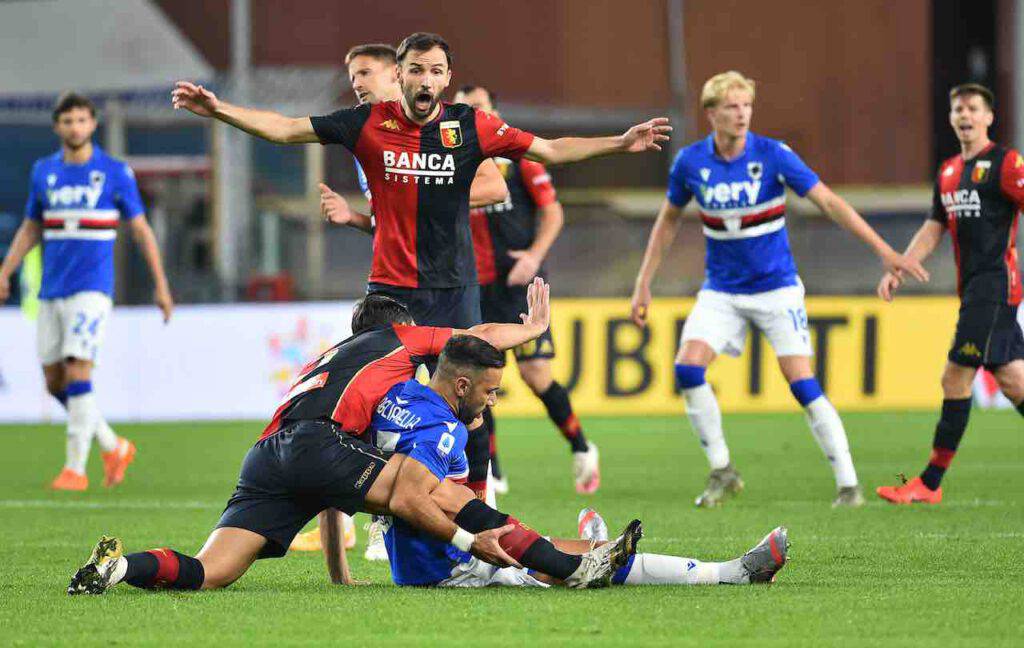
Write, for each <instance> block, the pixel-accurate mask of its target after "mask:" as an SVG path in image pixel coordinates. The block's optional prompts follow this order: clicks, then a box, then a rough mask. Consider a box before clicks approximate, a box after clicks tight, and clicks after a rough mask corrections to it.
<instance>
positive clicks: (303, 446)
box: [67, 284, 632, 594]
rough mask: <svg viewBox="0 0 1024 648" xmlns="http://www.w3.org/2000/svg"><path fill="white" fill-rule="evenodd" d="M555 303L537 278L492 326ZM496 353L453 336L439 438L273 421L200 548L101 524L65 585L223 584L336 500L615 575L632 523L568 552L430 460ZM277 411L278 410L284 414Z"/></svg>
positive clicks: (583, 582) (472, 402)
mask: <svg viewBox="0 0 1024 648" xmlns="http://www.w3.org/2000/svg"><path fill="white" fill-rule="evenodd" d="M535 285H540V284H535ZM537 292H540V293H541V294H540V295H539V296H538V295H537V294H536V293H537ZM547 308H548V295H547V290H546V287H541V288H539V289H535V290H533V291H531V313H530V314H528V315H525V316H524V320H525V321H524V323H523V324H522V325H495V327H496V328H499V329H500V330H501V332H503V333H504V334H505V335H507V337H506V338H505V341H506V342H507V343H511V344H512V345H514V344H519V343H521V342H522V340H521V339H519V340H516V339H514V338H516V337H519V338H524V339H529V337H531V336H533V337H536V336H537V335H539V334H540V331H541V330H543V329H544V328H546V326H547V321H546V320H547V319H548V314H547ZM510 327H515V328H510ZM517 329H518V335H517V334H516V333H517ZM538 329H539V330H538ZM364 335H365V334H364ZM340 353H341V349H338V350H336V351H335V353H333V354H331V355H330V356H327V357H326V361H325V359H324V358H321V360H320V364H327V362H329V360H330V359H333V357H334V356H336V355H338V354H340ZM495 357H496V358H498V360H499V361H500V362H501V363H503V356H502V354H501V352H500V351H498V350H497V349H496V348H495V347H493V346H491V345H490V344H489V343H487V342H486V341H484V340H482V339H480V338H477V337H474V336H471V335H459V336H454V337H452V338H451V339H450V340H448V342H447V343H446V344H445V347H444V350H443V352H442V353H441V356H440V358H439V361H438V370H437V372H436V374H435V377H434V379H433V381H432V386H433V389H436V390H437V392H433V393H443V394H444V397H443V400H438V399H435V401H434V403H433V404H434V406H435V408H436V409H435V410H434V411H432V412H431V414H432V415H433V416H435V417H437V419H438V421H439V426H435V427H434V429H432V433H433V434H437V435H438V441H437V444H436V445H433V446H427V445H426V444H422V445H421V446H419V447H414V448H412V449H411V450H410V451H409V454H404V453H402V452H395V453H393V454H389V453H387V452H385V451H383V450H381V449H379V448H377V447H375V446H373V445H370V444H368V443H366V442H364V441H361V440H360V439H358V438H356V437H354V436H351V435H349V434H346V433H345V432H343V429H342V428H341V427H340V426H339V425H337V424H336V423H335V422H334V421H333V420H329V419H324V418H317V419H299V420H298V421H296V422H294V423H288V424H284V425H279V426H277V427H269V428H268V430H269V434H266V435H265V436H264V437H263V438H262V439H261V440H260V441H259V442H257V443H256V445H255V446H253V447H252V448H251V449H250V450H249V452H248V453H247V454H246V457H245V460H244V462H243V464H242V470H241V475H240V477H239V483H238V487H237V488H236V490H235V493H234V495H233V496H232V497H231V499H230V500H229V501H228V505H227V507H226V508H225V510H224V513H223V514H222V515H221V519H220V522H219V523H218V525H217V529H216V530H214V531H213V533H212V534H211V535H210V537H209V538H208V539H207V541H206V544H205V545H204V546H203V548H202V549H201V550H200V552H199V554H198V555H197V556H196V557H191V556H187V555H184V554H181V553H179V552H177V551H172V550H170V549H167V548H162V549H156V550H153V551H147V552H142V553H134V554H129V555H128V556H123V555H122V549H121V541H120V540H118V539H117V538H110V537H106V536H104V537H103V538H101V539H100V542H99V543H98V544H97V545H96V547H95V548H94V550H93V553H92V555H91V556H90V558H89V561H88V562H87V563H86V564H85V565H84V566H83V567H82V568H80V569H79V570H78V572H77V573H76V574H75V575H74V577H73V578H72V580H71V583H70V584H69V585H68V589H67V591H68V593H69V594H83V593H89V594H101V593H103V592H105V591H106V590H107V589H108V588H109V587H111V586H112V585H115V584H117V583H120V582H122V581H123V582H127V583H128V584H130V585H134V586H136V587H143V588H171V589H214V588H219V587H225V586H227V585H230V584H231V583H233V582H234V581H235V580H237V579H238V578H239V577H241V576H242V574H244V573H245V572H246V571H247V570H248V569H249V567H250V566H251V565H252V563H253V562H254V561H255V560H257V559H258V558H269V557H280V556H282V555H284V553H285V552H286V551H287V547H288V544H289V543H290V542H291V540H292V538H293V537H294V536H295V534H296V532H298V530H299V529H301V528H302V527H303V526H304V525H305V524H306V523H307V522H309V520H310V519H312V518H313V517H314V516H315V515H316V514H317V513H319V512H320V511H322V510H325V509H330V508H336V509H339V510H341V511H343V512H345V513H348V514H349V515H351V514H354V513H356V512H359V511H362V512H369V513H374V514H379V515H394V516H396V517H398V518H401V519H403V520H405V521H406V522H409V523H410V524H412V525H413V526H414V527H416V528H418V529H421V530H423V531H425V532H426V533H428V534H429V535H431V536H433V537H436V538H439V539H441V540H444V541H446V542H452V543H453V544H455V545H456V546H458V547H460V548H461V549H462V550H464V551H469V552H470V553H472V554H473V555H474V556H476V557H478V558H481V559H482V560H484V561H486V562H490V563H494V564H496V565H500V566H509V565H515V566H526V567H530V568H532V569H536V570H538V571H542V572H543V573H547V574H551V575H552V576H555V577H557V578H559V579H562V580H565V581H566V582H567V584H568V585H570V586H571V587H580V588H582V587H600V586H604V585H607V584H608V582H609V581H610V578H611V576H612V573H613V572H614V570H615V569H618V568H619V567H621V566H622V564H624V563H625V561H626V560H627V559H628V554H629V549H630V548H631V546H632V545H631V544H630V540H631V539H630V537H629V535H628V534H627V535H626V537H625V538H624V539H623V540H622V541H621V542H619V543H613V544H610V545H608V546H607V547H601V548H598V549H595V550H594V551H591V552H588V553H587V554H584V555H583V556H572V555H568V554H565V553H563V552H561V551H558V550H557V549H556V548H555V547H554V546H553V545H552V544H551V543H550V542H549V541H547V540H545V539H544V538H542V537H541V536H540V535H539V534H537V532H536V531H533V530H532V529H530V528H529V527H526V526H525V525H522V524H520V523H519V521H518V520H516V519H515V518H513V517H511V516H508V515H505V514H502V513H499V512H498V511H495V510H494V509H491V508H490V507H488V506H487V505H486V504H484V503H483V502H481V501H480V500H478V499H476V497H475V495H474V493H473V491H471V490H469V489H468V488H465V487H464V486H460V485H458V484H455V483H453V482H451V481H449V480H439V479H437V478H436V477H435V476H434V473H433V472H432V469H431V467H430V466H431V464H432V462H436V461H440V460H441V459H440V457H441V456H442V455H444V456H447V455H452V456H460V455H462V456H463V458H464V449H465V442H466V435H467V432H466V427H465V422H466V421H470V420H472V419H473V418H475V417H477V416H479V414H480V412H481V411H482V410H483V408H484V407H485V406H486V405H487V404H488V403H493V401H494V398H495V394H496V392H497V390H498V387H499V385H500V382H501V368H500V365H496V363H495V361H494V358H495ZM328 378H329V376H328V375H327V372H322V373H320V374H317V375H316V376H314V377H313V378H311V379H307V380H305V381H303V382H302V383H300V384H299V385H298V386H297V387H296V388H295V389H293V391H301V390H303V389H305V390H306V391H307V393H308V392H315V391H316V390H317V389H319V388H320V387H322V386H323V385H324V384H325V383H326V382H327V380H328ZM413 382H414V381H413ZM406 384H408V383H406ZM416 384H417V385H419V383H416ZM420 388H421V389H424V390H427V389H428V388H426V387H422V386H420ZM339 405H341V406H344V402H342V403H339ZM444 408H447V410H446V411H444ZM442 411H443V413H444V416H442V415H441V414H442ZM280 414H281V412H280V411H279V413H278V416H276V417H275V421H278V422H280V421H282V420H283V419H281V418H280ZM389 420H390V421H391V422H392V423H394V424H396V425H402V424H408V423H411V422H412V421H413V419H411V418H408V417H403V416H400V415H397V414H396V416H394V417H392V418H390V419H389ZM442 429H443V431H441V430H442ZM453 520H454V521H453Z"/></svg>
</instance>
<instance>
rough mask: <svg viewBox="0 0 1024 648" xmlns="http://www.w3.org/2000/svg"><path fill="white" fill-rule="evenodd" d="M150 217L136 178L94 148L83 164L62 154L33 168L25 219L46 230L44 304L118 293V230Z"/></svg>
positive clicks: (40, 295) (48, 157)
mask: <svg viewBox="0 0 1024 648" xmlns="http://www.w3.org/2000/svg"><path fill="white" fill-rule="evenodd" d="M144 211H145V209H144V207H143V205H142V197H141V196H140V195H139V188H138V185H137V184H136V182H135V174H134V173H132V170H131V168H130V167H129V166H128V165H127V164H125V163H124V162H122V161H120V160H118V159H115V158H113V157H111V156H109V155H107V154H106V153H105V152H103V150H102V149H100V148H99V147H98V146H95V145H94V146H93V154H92V157H91V158H89V161H88V162H86V163H84V164H69V163H66V162H65V161H64V156H63V153H62V152H61V151H57V152H56V153H54V154H52V155H49V156H47V157H44V158H41V159H39V160H37V161H36V163H35V165H34V166H33V167H32V175H31V179H30V181H29V195H28V201H27V203H26V205H25V217H26V218H30V219H32V220H34V221H37V222H39V223H40V224H41V225H42V228H43V281H42V287H41V289H40V291H39V297H40V298H41V299H59V298H63V297H69V296H71V295H74V294H75V293H79V292H86V291H96V292H102V293H105V294H107V295H113V293H114V240H115V239H116V238H117V226H118V223H119V222H120V221H122V220H130V219H132V218H135V217H137V216H139V215H141V214H142V213H143V212H144Z"/></svg>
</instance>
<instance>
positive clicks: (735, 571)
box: [623, 553, 750, 585]
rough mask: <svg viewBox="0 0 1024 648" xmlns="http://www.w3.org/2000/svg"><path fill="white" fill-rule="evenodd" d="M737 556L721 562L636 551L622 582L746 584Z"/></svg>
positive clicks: (746, 578) (649, 583)
mask: <svg viewBox="0 0 1024 648" xmlns="http://www.w3.org/2000/svg"><path fill="white" fill-rule="evenodd" d="M749 582H750V579H749V577H747V576H746V572H745V570H744V569H743V566H742V565H741V564H740V561H739V559H737V560H730V561H729V562H724V563H715V562H702V561H700V560H695V559H693V558H681V557H678V556H663V555H660V554H648V553H638V554H636V557H635V558H633V565H632V566H631V567H630V570H629V573H628V574H626V580H625V581H623V584H624V585H719V584H735V585H740V584H744V583H749Z"/></svg>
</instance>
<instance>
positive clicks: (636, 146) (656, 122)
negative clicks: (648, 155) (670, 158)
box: [622, 117, 672, 153]
mask: <svg viewBox="0 0 1024 648" xmlns="http://www.w3.org/2000/svg"><path fill="white" fill-rule="evenodd" d="M671 132H672V127H671V126H669V125H668V117H655V118H654V119H650V120H648V121H645V122H644V123H642V124H637V125H636V126H634V127H632V128H630V129H629V130H628V131H626V132H625V133H623V134H622V144H623V149H625V150H626V151H627V152H629V153H643V152H644V151H660V150H661V145H660V144H659V142H667V141H668V140H669V136H668V134H669V133H671Z"/></svg>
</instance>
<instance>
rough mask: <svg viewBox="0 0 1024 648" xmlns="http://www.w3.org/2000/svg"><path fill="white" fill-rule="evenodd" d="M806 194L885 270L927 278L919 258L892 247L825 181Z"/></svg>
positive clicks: (917, 277) (925, 279)
mask: <svg viewBox="0 0 1024 648" xmlns="http://www.w3.org/2000/svg"><path fill="white" fill-rule="evenodd" d="M807 198H808V199H809V200H810V201H811V202H813V203H814V204H815V205H816V206H817V207H818V209H820V210H821V211H822V212H823V213H824V214H825V215H826V216H828V217H829V218H831V219H832V220H833V221H835V222H836V223H838V224H839V225H840V226H842V227H843V229H845V230H846V231H848V232H850V233H851V234H853V235H854V236H856V237H857V238H859V239H860V240H861V241H863V242H864V243H865V244H866V245H867V246H868V247H870V248H871V249H872V250H873V251H874V253H875V254H876V255H878V258H879V259H881V260H882V264H883V265H884V266H885V269H886V270H887V271H890V272H896V273H903V272H908V273H910V275H911V276H913V277H914V278H915V279H917V280H918V281H920V282H926V281H928V271H927V270H925V269H924V266H922V265H921V262H920V261H919V260H917V259H914V258H912V257H908V256H906V255H903V254H900V253H899V252H897V251H896V250H893V249H892V247H891V246H890V245H889V244H888V243H886V242H885V240H884V239H883V238H882V237H881V236H879V235H878V232H876V231H875V230H874V228H873V227H871V226H870V225H868V223H867V221H865V220H864V218H863V217H862V216H861V215H860V214H858V213H857V210H855V209H854V208H853V207H852V206H851V205H850V203H848V202H846V200H844V199H843V198H842V197H841V196H839V195H838V194H836V193H835V192H834V191H832V190H831V189H829V188H828V185H826V184H825V183H824V182H819V183H818V184H816V185H814V186H813V187H811V190H810V191H809V192H807Z"/></svg>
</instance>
